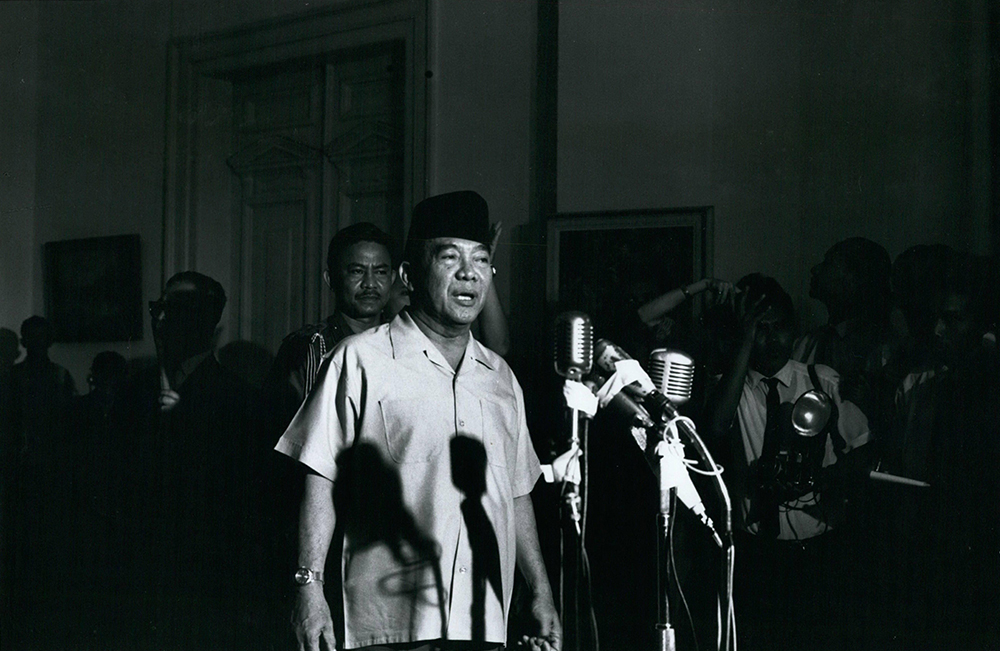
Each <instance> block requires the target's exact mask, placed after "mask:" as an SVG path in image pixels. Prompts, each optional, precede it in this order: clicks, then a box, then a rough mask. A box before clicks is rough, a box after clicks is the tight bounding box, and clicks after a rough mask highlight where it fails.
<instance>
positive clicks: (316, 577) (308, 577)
mask: <svg viewBox="0 0 1000 651" xmlns="http://www.w3.org/2000/svg"><path fill="white" fill-rule="evenodd" d="M295 582H296V583H298V584H299V585H308V584H310V583H322V582H323V572H321V571H320V570H314V569H312V568H309V567H304V566H303V567H300V568H299V569H297V570H295Z"/></svg>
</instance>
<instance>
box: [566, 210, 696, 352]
mask: <svg viewBox="0 0 1000 651" xmlns="http://www.w3.org/2000/svg"><path fill="white" fill-rule="evenodd" d="M711 243H712V208H711V207H707V206H705V207H697V208H665V209H659V210H629V211H609V212H588V213H563V214H559V215H557V216H556V217H555V218H553V219H551V220H549V222H548V237H547V250H546V255H547V265H546V268H547V278H546V298H547V302H548V305H549V309H550V311H552V312H553V314H555V313H558V312H560V311H563V310H580V311H582V312H585V313H587V314H588V315H589V316H590V318H591V321H592V322H593V324H594V336H595V338H596V337H606V338H609V339H612V340H613V341H615V340H616V338H618V339H619V340H621V343H622V345H626V346H627V345H628V341H627V339H628V338H631V337H632V336H633V335H634V334H635V333H634V332H633V330H634V328H635V325H636V322H637V320H638V319H637V317H636V316H635V312H636V310H637V309H638V307H639V306H640V305H642V304H643V303H645V302H646V301H648V300H650V299H651V298H655V297H656V296H659V295H661V294H663V293H665V292H667V291H669V290H671V289H674V288H676V287H680V286H681V285H684V284H686V283H690V282H692V281H694V280H698V279H700V278H703V277H705V276H707V275H710V274H711V271H712V249H711ZM687 314H688V315H690V314H691V313H690V311H688V312H687ZM616 343H618V341H616Z"/></svg>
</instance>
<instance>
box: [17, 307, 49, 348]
mask: <svg viewBox="0 0 1000 651" xmlns="http://www.w3.org/2000/svg"><path fill="white" fill-rule="evenodd" d="M53 335H54V332H53V330H52V324H51V323H49V320H48V319H46V318H45V317H42V316H29V317H28V318H27V319H25V320H24V321H23V322H22V323H21V345H22V346H24V349H25V350H26V351H28V355H29V356H31V357H36V356H39V355H45V354H46V353H47V351H48V349H49V347H50V346H52V339H53Z"/></svg>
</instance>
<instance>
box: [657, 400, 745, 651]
mask: <svg viewBox="0 0 1000 651" xmlns="http://www.w3.org/2000/svg"><path fill="white" fill-rule="evenodd" d="M668 415H669V416H670V418H671V419H673V418H676V417H677V415H678V412H677V408H676V407H675V406H674V405H673V404H670V406H669V407H668ZM677 431H678V432H681V433H683V434H684V436H685V437H686V438H687V439H688V441H689V442H690V443H691V445H692V446H693V447H694V448H695V451H696V452H697V453H698V456H699V457H700V458H701V460H702V463H704V464H706V465H708V466H709V467H710V468H712V469H713V470H715V469H716V468H718V466H717V465H716V463H715V459H713V458H712V453H711V452H709V451H708V447H706V446H705V442H704V441H702V440H701V437H700V436H698V432H696V431H695V430H694V428H693V427H691V426H690V425H688V424H687V423H686V422H684V421H678V422H677ZM711 477H712V478H713V479H712V486H713V487H714V489H715V492H716V495H717V497H718V498H719V504H720V507H721V508H720V511H721V512H720V514H719V520H720V521H721V523H722V530H721V531H720V532H719V536H720V538H721V539H722V547H723V555H724V559H725V562H724V563H723V564H722V576H721V577H720V578H721V585H720V589H719V596H720V604H719V608H720V615H721V617H720V622H719V623H720V626H721V628H720V630H719V646H718V648H719V650H720V651H730V649H733V648H735V640H734V637H733V633H734V632H735V614H734V612H733V567H734V563H735V548H734V546H733V504H732V500H730V498H729V491H728V490H727V489H726V484H725V482H723V481H722V474H721V473H716V472H713V473H711Z"/></svg>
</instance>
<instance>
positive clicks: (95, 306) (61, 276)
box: [43, 235, 143, 342]
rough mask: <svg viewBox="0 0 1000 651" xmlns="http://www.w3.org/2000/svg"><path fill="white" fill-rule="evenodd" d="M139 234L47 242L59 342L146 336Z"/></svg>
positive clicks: (51, 315)
mask: <svg viewBox="0 0 1000 651" xmlns="http://www.w3.org/2000/svg"><path fill="white" fill-rule="evenodd" d="M139 253H140V251H139V236H138V235H117V236H113V237H94V238H88V239H82V240H64V241H61V242H48V243H46V244H45V247H44V252H43V259H44V264H45V311H46V315H47V316H48V319H49V321H50V322H51V323H52V325H53V328H54V330H55V337H56V341H62V342H87V341H91V342H96V341H130V340H136V339H142V332H143V319H142V314H143V313H142V268H141V263H140V257H139Z"/></svg>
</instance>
